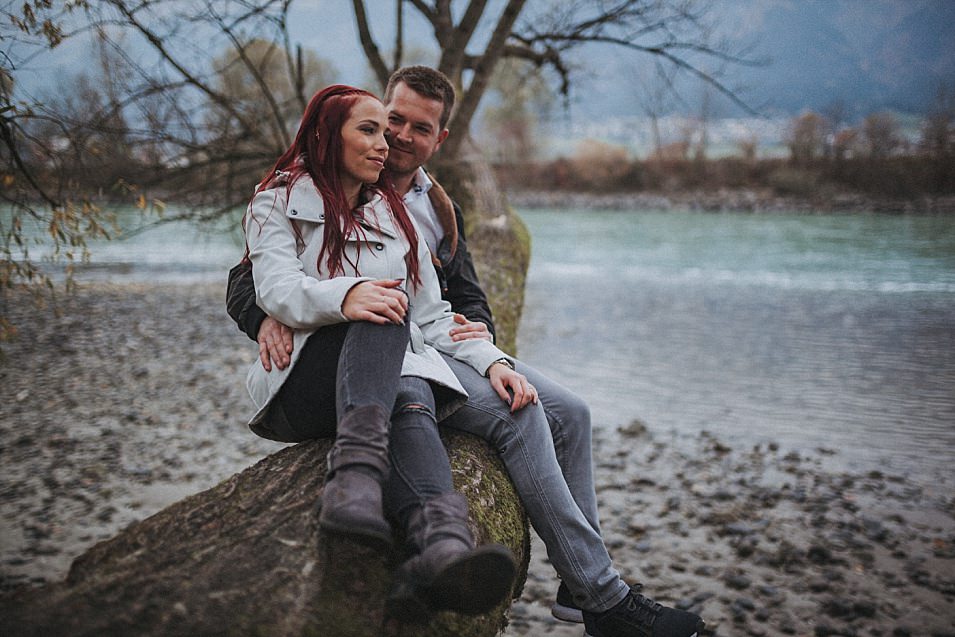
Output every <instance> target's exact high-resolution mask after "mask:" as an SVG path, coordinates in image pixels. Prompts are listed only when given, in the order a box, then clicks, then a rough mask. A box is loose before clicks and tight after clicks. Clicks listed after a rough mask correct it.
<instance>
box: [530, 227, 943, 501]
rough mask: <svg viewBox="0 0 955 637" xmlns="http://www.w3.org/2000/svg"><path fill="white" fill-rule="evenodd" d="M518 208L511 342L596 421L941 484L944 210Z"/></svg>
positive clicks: (602, 423) (601, 424) (606, 424)
mask: <svg viewBox="0 0 955 637" xmlns="http://www.w3.org/2000/svg"><path fill="white" fill-rule="evenodd" d="M521 216H522V218H523V219H524V221H525V222H526V224H527V225H528V227H529V229H530V231H531V236H532V237H533V248H532V260H531V267H530V271H529V273H528V282H527V296H526V302H525V312H524V318H523V321H522V324H521V329H520V333H519V338H518V348H519V351H520V355H521V357H522V358H523V359H524V360H526V361H527V362H529V363H531V364H533V365H536V366H539V367H541V368H544V369H546V370H548V371H549V372H551V373H552V375H553V376H555V377H556V378H558V379H559V380H561V381H563V382H564V383H565V384H566V385H568V386H569V387H572V388H573V389H574V390H575V391H577V392H578V393H579V394H581V395H582V396H585V397H586V398H587V399H588V401H589V402H590V403H591V406H592V409H593V414H594V419H595V421H596V422H597V423H598V424H599V426H610V427H616V426H619V425H625V424H627V423H629V422H630V421H632V420H633V419H640V420H642V421H643V422H645V423H646V424H648V426H649V427H650V428H651V429H653V430H655V431H664V432H673V434H674V435H697V434H698V433H699V432H700V431H701V430H707V431H710V432H712V433H714V434H716V435H717V436H718V437H719V438H720V439H723V440H725V441H727V442H730V443H743V444H759V443H767V442H778V443H779V445H780V447H782V448H785V449H789V450H795V451H800V450H804V451H810V450H818V449H824V450H826V451H827V454H826V455H828V456H830V457H831V460H830V461H829V462H831V463H832V464H836V465H839V466H845V467H846V468H852V469H857V470H876V469H880V470H889V471H894V472H897V473H901V474H906V475H909V476H911V477H917V478H919V479H921V480H930V481H937V480H942V481H943V483H952V482H953V478H955V468H953V465H955V219H952V218H945V217H893V216H882V215H866V214H859V215H776V214H774V215H771V216H763V215H753V214H712V213H693V212H591V211H588V212H580V211H558V210H523V211H521ZM828 452H834V453H828Z"/></svg>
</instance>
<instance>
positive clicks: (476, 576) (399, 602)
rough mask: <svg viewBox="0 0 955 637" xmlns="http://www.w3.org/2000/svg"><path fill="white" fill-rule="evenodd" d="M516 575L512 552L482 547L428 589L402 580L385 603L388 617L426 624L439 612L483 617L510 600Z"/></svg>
mask: <svg viewBox="0 0 955 637" xmlns="http://www.w3.org/2000/svg"><path fill="white" fill-rule="evenodd" d="M516 574H517V565H516V564H515V563H514V559H513V558H512V557H511V552H510V551H508V550H507V549H506V548H504V547H503V546H500V545H494V544H491V545H485V546H481V547H479V548H477V549H475V550H474V551H472V552H471V553H469V554H468V555H467V556H466V557H464V558H462V559H460V560H459V561H458V562H456V563H454V564H451V565H450V566H448V568H446V569H445V570H444V571H443V572H442V573H441V574H440V575H439V576H438V577H437V578H436V579H435V580H434V581H433V582H431V584H429V585H428V586H422V585H419V584H418V583H416V582H413V581H409V580H407V579H405V580H402V579H401V578H400V577H399V580H398V581H397V582H395V585H394V588H392V591H391V593H390V594H389V595H388V599H387V600H385V614H386V615H387V616H388V617H390V618H392V619H396V620H398V621H399V622H401V623H404V624H422V623H426V622H428V621H430V619H431V616H432V615H433V614H434V613H435V612H436V611H454V612H457V613H461V614H464V615H480V614H481V613H486V612H488V611H489V610H491V609H492V608H494V607H495V606H497V605H498V604H500V603H501V602H503V601H504V600H505V599H507V596H508V595H510V593H511V590H512V588H513V585H514V576H515V575H516Z"/></svg>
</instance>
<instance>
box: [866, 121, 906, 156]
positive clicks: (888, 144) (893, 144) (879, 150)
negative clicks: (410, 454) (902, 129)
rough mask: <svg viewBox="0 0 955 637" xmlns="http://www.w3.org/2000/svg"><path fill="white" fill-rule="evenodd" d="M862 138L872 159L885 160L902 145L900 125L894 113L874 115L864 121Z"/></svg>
mask: <svg viewBox="0 0 955 637" xmlns="http://www.w3.org/2000/svg"><path fill="white" fill-rule="evenodd" d="M862 136H863V138H864V139H865V144H866V150H867V151H868V154H869V157H870V158H872V159H885V158H886V157H889V156H890V155H892V153H894V152H895V151H896V150H897V149H898V148H899V146H900V145H901V143H902V140H901V138H900V137H899V123H898V120H896V119H895V116H894V115H892V113H873V114H871V115H867V116H866V118H865V119H864V120H863V121H862Z"/></svg>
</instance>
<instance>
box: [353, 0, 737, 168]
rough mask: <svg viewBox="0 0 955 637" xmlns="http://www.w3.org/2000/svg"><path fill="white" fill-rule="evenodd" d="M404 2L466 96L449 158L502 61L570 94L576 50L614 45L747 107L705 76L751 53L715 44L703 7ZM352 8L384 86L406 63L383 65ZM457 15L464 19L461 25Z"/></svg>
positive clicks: (688, 1)
mask: <svg viewBox="0 0 955 637" xmlns="http://www.w3.org/2000/svg"><path fill="white" fill-rule="evenodd" d="M397 1H398V2H399V3H400V2H401V0H397ZM406 1H407V2H408V3H409V4H410V5H411V6H412V7H413V8H414V9H415V10H417V11H418V12H419V13H420V14H421V15H422V16H423V17H424V18H425V19H427V20H428V22H429V23H430V24H431V25H432V27H433V30H434V37H435V41H436V42H437V44H438V47H439V49H440V57H439V61H438V65H437V66H438V68H439V69H440V70H441V71H443V72H444V73H445V74H446V75H448V77H450V78H451V79H452V80H453V81H454V82H455V84H456V85H457V86H458V87H459V89H460V93H461V98H460V101H459V104H458V107H457V110H456V112H455V114H454V116H453V128H454V130H455V131H456V133H457V134H456V135H453V136H451V137H450V138H449V139H448V141H447V142H446V143H445V145H444V150H443V151H442V152H443V153H444V155H445V156H446V157H447V156H451V157H453V156H454V155H455V154H456V153H457V152H458V151H459V150H460V148H461V144H462V142H463V141H464V140H465V139H466V133H467V132H468V131H469V130H470V125H471V121H472V119H473V117H474V114H475V112H476V111H477V107H478V105H479V103H480V102H481V99H482V98H483V96H484V94H485V92H486V90H487V88H488V85H489V82H490V80H491V77H492V74H493V73H494V69H495V68H496V67H497V65H498V64H499V62H500V61H501V59H503V58H518V59H523V60H527V61H529V62H531V63H533V64H535V65H537V66H539V67H541V68H546V69H547V70H548V71H550V72H553V73H554V75H555V78H556V80H557V84H558V89H557V90H558V91H559V92H560V93H562V94H567V93H568V92H569V91H570V87H571V83H572V81H573V79H574V72H575V68H576V67H575V64H574V61H573V55H574V51H575V50H576V49H578V48H579V47H581V46H583V45H585V44H592V45H606V46H614V47H618V48H620V49H621V50H623V51H628V52H631V53H633V54H635V57H637V58H638V59H639V55H641V54H642V55H644V56H645V59H646V60H648V61H649V60H651V59H657V60H660V61H662V62H664V63H665V64H666V65H668V66H669V67H672V68H673V69H676V70H678V71H680V72H682V73H688V74H690V75H692V76H694V77H696V78H698V79H700V80H702V81H704V82H706V83H708V84H710V85H711V86H712V87H713V88H714V89H715V90H717V91H718V92H719V93H721V94H723V95H725V96H726V97H728V98H729V99H730V100H731V101H733V102H734V103H736V104H739V105H741V106H743V107H744V108H745V107H746V105H745V104H744V103H743V102H742V101H741V100H740V98H739V97H738V96H737V95H736V93H735V92H734V91H733V90H731V89H730V88H729V87H727V86H726V85H725V84H724V83H723V82H721V81H720V79H719V77H717V76H716V75H714V74H712V73H709V72H707V71H705V70H703V69H704V68H706V66H704V62H706V61H714V62H717V63H725V62H734V63H746V62H748V61H749V60H748V59H747V58H746V54H747V51H745V50H738V49H736V48H733V45H731V44H729V43H727V42H725V41H724V42H714V41H713V32H714V23H715V20H716V18H717V12H716V11H714V9H713V6H712V4H711V3H710V2H706V1H704V0H600V1H597V2H594V1H585V0H572V1H569V2H568V1H566V0H563V1H560V2H558V1H552V2H547V1H541V2H526V0H508V1H507V2H506V3H505V4H504V5H503V7H501V8H500V9H495V8H492V7H491V6H489V4H493V3H488V2H487V1H486V0H470V1H469V2H468V3H467V7H466V8H465V10H464V11H463V12H453V11H452V2H451V0H434V1H433V2H427V1H426V0H406ZM352 4H353V6H354V9H355V17H356V20H357V23H358V30H359V33H360V39H361V43H362V46H363V49H364V51H365V55H366V57H367V58H368V60H369V63H370V64H371V66H372V68H373V69H374V70H375V73H376V75H377V77H378V80H379V82H380V83H381V84H382V86H384V84H385V83H386V81H387V78H388V76H389V74H390V72H391V71H392V70H393V69H394V68H395V66H398V65H400V59H396V60H395V65H393V66H389V65H388V64H386V63H385V60H384V58H383V57H382V56H381V54H380V53H379V46H378V44H377V42H376V41H375V39H374V37H373V35H372V29H371V23H370V22H371V21H370V19H369V16H368V12H367V10H366V7H365V2H364V1H363V0H352ZM525 5H533V7H530V6H525ZM497 6H500V5H497ZM456 15H457V16H460V17H459V18H458V19H457V21H455V16H456ZM485 23H486V24H487V26H488V27H489V28H488V32H489V33H490V35H489V37H487V38H486V41H485V39H484V38H482V39H481V41H482V42H484V44H483V45H481V46H479V47H478V48H477V49H475V47H474V45H473V41H474V40H475V38H474V36H475V34H476V33H477V32H478V28H479V26H481V25H484V24H485ZM397 32H398V33H401V32H402V29H401V28H399V29H398V30H397ZM396 49H400V47H396ZM713 66H717V64H713ZM466 78H468V79H467V81H466Z"/></svg>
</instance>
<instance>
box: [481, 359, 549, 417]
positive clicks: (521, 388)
mask: <svg viewBox="0 0 955 637" xmlns="http://www.w3.org/2000/svg"><path fill="white" fill-rule="evenodd" d="M487 373H488V377H489V378H490V379H491V387H493V388H494V391H496V392H497V395H498V396H500V397H501V400H503V401H504V402H506V403H507V404H508V405H510V406H511V413H514V412H515V411H517V410H518V409H523V408H524V407H525V406H526V405H528V404H530V403H534V404H535V405H536V404H537V389H535V388H534V386H533V385H531V384H530V383H529V382H527V378H525V376H524V375H523V374H519V373H517V372H515V371H514V370H513V369H511V368H510V367H508V366H507V365H501V364H500V363H494V364H493V365H491V367H490V368H489V369H488V371H487ZM508 389H510V390H511V393H513V394H514V397H513V398H511V395H510V394H509V393H508Z"/></svg>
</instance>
